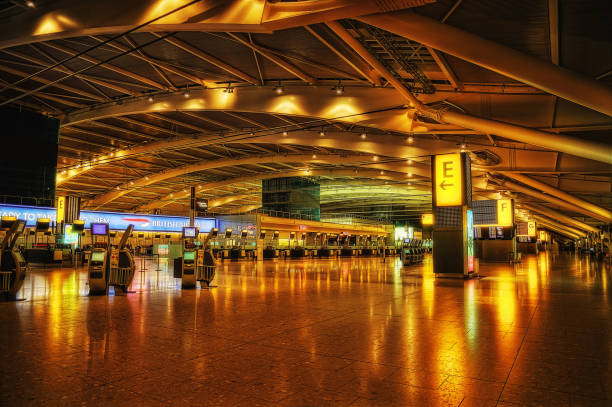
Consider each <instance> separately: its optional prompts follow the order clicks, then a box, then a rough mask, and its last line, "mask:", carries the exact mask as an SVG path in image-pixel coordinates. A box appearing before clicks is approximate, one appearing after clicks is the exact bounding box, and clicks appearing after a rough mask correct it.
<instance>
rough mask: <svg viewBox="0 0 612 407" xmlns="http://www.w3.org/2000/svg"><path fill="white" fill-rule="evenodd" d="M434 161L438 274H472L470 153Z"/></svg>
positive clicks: (433, 194) (435, 259) (441, 157)
mask: <svg viewBox="0 0 612 407" xmlns="http://www.w3.org/2000/svg"><path fill="white" fill-rule="evenodd" d="M432 161H433V162H432V166H431V168H432V185H433V188H432V206H433V211H434V226H433V267H434V273H436V274H453V275H462V276H464V277H468V276H469V275H470V274H471V273H473V272H474V240H473V224H474V218H473V213H472V210H471V208H472V177H471V173H472V172H471V164H470V156H469V155H468V154H467V153H454V154H442V155H436V156H432Z"/></svg>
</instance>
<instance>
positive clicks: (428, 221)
mask: <svg viewBox="0 0 612 407" xmlns="http://www.w3.org/2000/svg"><path fill="white" fill-rule="evenodd" d="M433 221H434V218H433V213H424V214H422V215H421V225H423V226H427V225H433Z"/></svg>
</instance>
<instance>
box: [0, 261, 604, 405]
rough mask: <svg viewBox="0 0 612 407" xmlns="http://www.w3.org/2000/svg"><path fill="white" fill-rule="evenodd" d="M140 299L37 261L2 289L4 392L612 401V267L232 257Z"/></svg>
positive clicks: (240, 400) (166, 282)
mask: <svg viewBox="0 0 612 407" xmlns="http://www.w3.org/2000/svg"><path fill="white" fill-rule="evenodd" d="M142 266H143V262H141V261H140V260H138V269H137V270H138V272H137V275H136V278H135V281H134V283H133V285H132V290H133V291H134V293H131V294H128V295H127V296H114V295H109V296H107V297H87V291H88V287H87V285H86V284H87V277H86V273H85V272H84V270H83V269H82V268H76V269H75V268H72V267H68V268H63V269H55V270H45V269H42V268H40V269H34V270H33V272H32V273H30V275H29V276H28V278H27V280H26V282H25V286H24V288H23V290H22V292H21V293H20V296H21V297H24V298H26V301H21V302H10V303H0V332H1V335H0V405H7V406H19V405H57V406H71V405H75V406H76V405H118V406H124V405H125V406H140V405H143V406H157V405H159V406H162V405H177V406H183V405H188V406H189V405H193V406H349V405H350V406H421V405H422V406H462V407H466V406H529V405H534V406H610V405H612V394H611V393H612V363H611V362H612V360H611V359H612V318H611V312H610V311H611V309H610V293H609V289H610V288H612V287H610V278H611V274H610V273H611V272H610V267H609V265H604V264H601V263H597V262H591V261H589V260H588V258H584V257H577V256H575V255H573V254H571V255H570V254H563V253H561V254H550V253H540V255H538V256H535V255H533V256H530V257H526V258H525V259H524V260H523V262H522V263H521V264H518V265H514V266H513V265H507V264H481V268H480V273H481V276H482V277H481V278H480V279H474V280H469V281H463V280H453V279H440V278H438V279H436V278H434V276H433V274H432V270H431V263H430V258H426V259H425V263H424V264H423V265H418V266H411V267H407V268H402V267H401V265H400V263H399V260H396V259H389V258H387V261H386V262H385V263H383V262H382V259H380V258H354V259H330V260H303V261H293V260H289V261H285V260H277V261H265V262H260V263H257V262H253V261H250V262H247V261H245V262H229V261H226V262H224V263H221V264H220V265H219V269H218V274H217V278H216V280H215V283H216V285H217V287H216V288H213V289H211V290H200V289H195V290H181V289H180V285H179V280H175V279H174V278H172V272H171V271H170V272H169V271H168V266H167V264H166V263H165V262H164V261H162V262H161V263H160V264H159V267H158V264H157V262H156V261H146V262H144V268H145V269H143V270H141V269H140V268H141V267H142Z"/></svg>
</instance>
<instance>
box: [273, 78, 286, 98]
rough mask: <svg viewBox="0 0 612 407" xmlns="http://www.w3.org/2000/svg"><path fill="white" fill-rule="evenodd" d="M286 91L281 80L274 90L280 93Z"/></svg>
mask: <svg viewBox="0 0 612 407" xmlns="http://www.w3.org/2000/svg"><path fill="white" fill-rule="evenodd" d="M284 91H285V88H283V85H281V83H280V81H278V85H276V86H275V87H274V92H276V93H277V94H279V95H280V94H281V93H283V92H284Z"/></svg>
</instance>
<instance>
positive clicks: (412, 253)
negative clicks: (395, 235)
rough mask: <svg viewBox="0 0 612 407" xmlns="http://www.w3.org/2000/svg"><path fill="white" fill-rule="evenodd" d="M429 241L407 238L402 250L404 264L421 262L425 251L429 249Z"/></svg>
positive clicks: (401, 255)
mask: <svg viewBox="0 0 612 407" xmlns="http://www.w3.org/2000/svg"><path fill="white" fill-rule="evenodd" d="M428 246H429V245H428V242H425V241H423V240H420V239H405V240H404V244H403V245H402V250H401V252H400V257H401V259H402V263H403V265H404V266H409V265H411V264H416V263H421V262H422V261H423V258H424V257H425V253H427V252H428V251H429V248H428Z"/></svg>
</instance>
